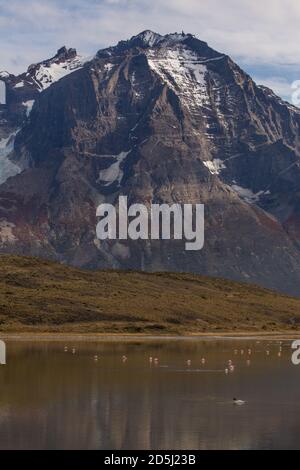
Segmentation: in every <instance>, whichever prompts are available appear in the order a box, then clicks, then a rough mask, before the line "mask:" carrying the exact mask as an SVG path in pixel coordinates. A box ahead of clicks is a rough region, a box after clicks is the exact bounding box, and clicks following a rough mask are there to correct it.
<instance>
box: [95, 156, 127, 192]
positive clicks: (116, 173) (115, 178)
mask: <svg viewBox="0 0 300 470" xmlns="http://www.w3.org/2000/svg"><path fill="white" fill-rule="evenodd" d="M130 152H131V150H129V151H128V152H121V153H120V154H119V155H101V156H102V157H103V158H104V157H106V158H114V159H115V160H116V161H115V162H114V163H112V164H111V165H110V167H108V168H106V169H105V170H101V171H100V173H99V178H98V182H102V183H104V186H110V185H111V184H113V183H115V182H117V183H118V184H120V183H121V181H122V178H123V175H124V172H123V170H122V169H121V168H120V166H121V163H123V162H124V161H125V159H126V158H127V156H128V155H129V154H130Z"/></svg>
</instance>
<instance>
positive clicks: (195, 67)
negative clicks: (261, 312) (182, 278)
mask: <svg viewBox="0 0 300 470" xmlns="http://www.w3.org/2000/svg"><path fill="white" fill-rule="evenodd" d="M72 72H75V73H72ZM61 78H64V79H63V80H60V79H61ZM57 81H59V84H57V85H55V86H52V84H53V83H55V82H57ZM6 84H7V90H8V93H7V97H8V105H7V107H8V108H9V110H10V116H11V122H13V123H14V127H13V126H10V127H9V129H8V131H7V133H6V134H5V132H6V130H5V132H4V131H3V137H5V140H2V146H3V151H2V153H1V152H0V171H1V161H2V168H3V169H4V170H2V173H3V175H2V176H3V178H2V180H0V181H1V182H4V183H3V184H1V185H0V251H10V252H14V251H18V252H20V253H24V254H39V255H42V256H50V257H52V258H55V259H59V260H61V261H64V262H68V263H70V264H76V265H80V266H88V267H107V268H111V267H117V268H122V267H125V268H130V269H132V268H133V269H148V270H171V271H192V272H198V273H202V274H209V275H213V276H221V277H228V278H231V279H238V280H244V281H252V282H256V283H260V284H262V285H265V286H268V287H273V288H278V289H282V290H284V291H285V292H289V293H295V292H297V291H298V290H299V283H300V249H299V246H300V242H299V240H300V215H299V214H300V197H299V194H300V187H299V181H300V163H299V162H300V137H299V136H300V114H299V110H296V109H295V108H293V107H292V106H290V105H289V104H288V103H285V102H283V101H282V100H281V99H280V98H278V97H277V96H276V95H275V94H274V93H272V92H271V91H270V90H268V89H266V88H264V87H258V86H257V85H256V84H255V82H254V81H253V80H252V79H251V77H249V76H248V75H247V74H246V73H245V72H243V70H241V69H240V68H239V67H238V65H237V64H235V63H234V62H233V61H232V60H231V59H230V58H229V57H228V56H227V55H226V54H222V53H220V52H217V51H215V50H214V49H212V48H211V47H210V46H209V45H208V44H207V43H206V42H203V41H201V40H199V39H197V38H196V37H194V36H193V35H191V34H185V33H184V32H182V33H172V34H167V35H160V34H157V33H155V32H152V31H149V30H147V31H143V32H141V33H140V34H138V35H136V36H133V37H132V38H131V39H129V40H127V41H121V42H119V43H118V44H117V45H116V46H113V47H110V48H106V49H103V50H100V51H99V52H98V53H97V55H96V56H95V57H94V58H93V59H91V60H89V61H88V62H86V61H85V60H82V59H81V58H80V57H79V56H78V55H77V53H76V51H75V49H67V48H66V47H63V48H61V49H59V51H58V52H57V54H56V55H55V56H54V57H53V58H51V59H48V60H46V61H43V62H41V63H39V64H36V65H34V66H32V67H31V68H30V72H27V73H25V74H22V75H20V76H18V77H11V76H9V77H7V78H6ZM50 87H51V89H50V90H49V91H47V92H45V93H44V92H43V91H44V90H45V89H48V88H50ZM33 102H35V104H34V105H33ZM32 106H33V108H32ZM19 108H20V109H21V111H20V113H21V114H22V116H21V114H20V113H19V114H17V112H16V110H18V109H19ZM31 109H32V112H31ZM25 111H26V113H25ZM3 112H5V111H3ZM25 114H26V118H25V119H24V115H25ZM20 116H21V117H20ZM16 117H17V118H16ZM21 118H22V119H21ZM1 129H4V126H2V128H1V127H0V130H1ZM17 131H18V132H17ZM16 132H17V133H16ZM7 139H8V140H7ZM10 163H13V164H14V165H17V166H18V168H15V167H12V166H11V165H10V166H8V165H9V164H10ZM20 171H21V173H20ZM19 173H20V174H19ZM120 194H121V195H127V196H128V199H129V200H130V201H132V202H140V203H145V204H148V203H153V202H154V203H156V202H159V203H168V204H171V203H201V202H202V203H204V204H205V206H206V243H205V247H204V249H203V250H202V251H201V252H199V253H195V254H193V255H190V254H189V253H186V252H185V251H184V248H182V246H181V245H180V244H179V243H175V241H171V242H170V243H163V242H161V241H156V242H155V243H152V242H150V241H149V243H148V241H147V242H146V243H144V242H143V241H138V242H137V243H131V242H130V241H129V242H128V243H127V242H122V243H119V242H118V241H109V242H107V243H106V242H104V243H100V242H99V241H97V240H95V226H96V220H95V219H96V217H95V214H96V207H97V205H98V204H99V203H100V202H105V201H109V202H114V201H117V199H118V196H119V195H120ZM1 224H2V225H1ZM1 227H3V228H1ZM291 273H292V275H291Z"/></svg>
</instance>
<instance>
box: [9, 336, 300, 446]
mask: <svg viewBox="0 0 300 470" xmlns="http://www.w3.org/2000/svg"><path fill="white" fill-rule="evenodd" d="M65 346H66V347H67V348H68V350H67V351H65ZM280 347H281V348H282V351H280ZM73 348H75V350H73ZM249 349H251V351H248V350H249ZM267 351H269V355H268V353H267ZM278 353H279V354H278ZM291 353H292V351H291V341H284V342H283V343H282V345H281V346H280V344H279V341H275V340H274V341H260V342H257V341H256V340H253V339H251V340H247V339H243V340H214V339H210V340H203V339H201V340H199V339H195V340H152V341H149V340H147V341H142V340H141V341H139V340H138V341H133V342H122V341H120V342H116V341H113V342H78V343H74V342H42V341H41V342H22V341H8V342H7V365H6V366H1V367H0V448H1V449H106V450H115V449H126V450H131V449H157V450H159V449H176V450H180V449H300V419H299V418H300V366H298V367H297V366H294V365H292V363H291ZM280 354H281V356H280ZM96 355H98V357H99V358H98V361H97V360H95V356H96ZM123 356H126V358H127V360H126V359H125V358H123ZM149 357H153V358H158V359H159V362H158V364H155V363H152V364H151V363H150V362H149ZM202 359H205V363H204V361H203V360H202ZM229 360H232V363H233V364H234V366H235V368H234V371H232V372H229V373H228V374H226V373H225V369H226V368H228V361H229ZM187 361H191V364H190V366H188V364H187ZM233 397H237V398H241V399H243V400H246V401H247V403H246V404H245V405H244V406H241V407H239V406H234V405H233V404H232V398H233Z"/></svg>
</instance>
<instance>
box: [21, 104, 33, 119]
mask: <svg viewBox="0 0 300 470" xmlns="http://www.w3.org/2000/svg"><path fill="white" fill-rule="evenodd" d="M22 104H23V106H25V108H26V116H27V117H29V116H30V113H31V111H32V108H33V105H34V100H29V101H25V102H23V103H22Z"/></svg>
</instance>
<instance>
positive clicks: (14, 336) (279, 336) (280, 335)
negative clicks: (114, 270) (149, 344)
mask: <svg viewBox="0 0 300 470" xmlns="http://www.w3.org/2000/svg"><path fill="white" fill-rule="evenodd" d="M296 339H300V333H299V332H297V333H293V332H270V333H263V334H258V333H257V332H231V333H230V332H223V333H217V334H216V333H199V334H186V335H171V334H170V335H145V334H125V333H124V334H122V333H120V334H113V333H112V334H110V333H105V334H103V333H42V332H36V333H35V332H33V333H27V332H26V333H8V332H7V333H1V332H0V340H3V341H37V342H39V341H53V342H60V341H77V342H97V341H99V342H117V341H120V342H130V341H137V340H140V341H196V340H202V341H206V340H262V341H263V340H266V341H267V340H296Z"/></svg>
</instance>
